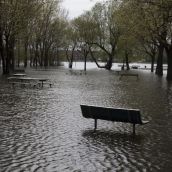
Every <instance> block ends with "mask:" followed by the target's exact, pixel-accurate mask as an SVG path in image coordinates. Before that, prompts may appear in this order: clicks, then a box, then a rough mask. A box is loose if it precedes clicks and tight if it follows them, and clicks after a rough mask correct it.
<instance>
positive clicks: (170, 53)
mask: <svg viewBox="0 0 172 172" xmlns="http://www.w3.org/2000/svg"><path fill="white" fill-rule="evenodd" d="M166 52H167V60H168V69H167V80H168V81H172V45H171V46H170V47H169V49H166Z"/></svg>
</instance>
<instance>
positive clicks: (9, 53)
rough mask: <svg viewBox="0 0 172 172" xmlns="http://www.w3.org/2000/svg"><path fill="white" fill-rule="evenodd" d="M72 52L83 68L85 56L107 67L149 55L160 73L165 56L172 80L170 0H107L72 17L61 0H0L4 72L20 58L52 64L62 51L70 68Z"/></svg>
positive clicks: (168, 75) (31, 63)
mask: <svg viewBox="0 0 172 172" xmlns="http://www.w3.org/2000/svg"><path fill="white" fill-rule="evenodd" d="M76 51H77V52H78V53H79V54H80V56H81V57H82V58H83V59H84V61H85V70H86V61H87V60H88V58H91V59H92V60H93V61H94V62H95V63H96V64H97V66H98V67H100V68H105V69H107V70H110V69H111V67H112V63H113V62H114V61H116V59H121V61H123V62H125V63H126V66H127V69H128V70H129V69H130V67H129V61H132V60H133V61H135V60H143V59H145V58H146V59H147V58H148V57H149V58H150V61H151V64H152V67H151V71H152V72H154V71H155V73H156V74H157V75H160V76H162V75H163V61H164V57H166V58H167V64H168V70H167V79H168V80H172V0H149V1H147V0H108V1H104V2H101V3H96V4H95V6H94V7H93V8H92V9H91V10H90V11H86V12H84V13H83V14H82V15H81V16H79V17H77V18H75V19H73V20H72V21H69V20H68V19H67V18H66V16H65V14H64V12H63V9H61V5H60V0H59V1H58V0H26V1H24V0H12V1H11V0H0V57H1V60H2V65H3V73H4V74H5V73H9V72H10V70H13V69H14V66H15V65H16V64H20V60H21V59H22V60H23V61H24V66H25V67H27V65H28V64H27V63H28V60H29V62H30V65H31V66H38V65H39V66H49V65H56V64H57V62H58V60H59V53H60V52H63V53H64V52H65V56H66V59H67V60H68V61H69V67H70V68H72V64H73V60H74V58H75V54H76ZM21 52H22V54H21ZM78 53H77V54H78ZM20 57H22V58H20ZM100 59H101V60H103V61H105V62H106V63H105V65H104V66H100V65H99V63H98V61H99V60H100ZM155 63H156V64H157V65H156V69H154V64H155Z"/></svg>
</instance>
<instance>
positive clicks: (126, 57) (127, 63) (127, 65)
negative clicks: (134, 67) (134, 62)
mask: <svg viewBox="0 0 172 172" xmlns="http://www.w3.org/2000/svg"><path fill="white" fill-rule="evenodd" d="M125 62H126V67H127V70H130V66H129V61H128V52H127V51H125Z"/></svg>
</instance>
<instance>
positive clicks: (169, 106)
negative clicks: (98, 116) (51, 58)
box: [0, 69, 172, 172]
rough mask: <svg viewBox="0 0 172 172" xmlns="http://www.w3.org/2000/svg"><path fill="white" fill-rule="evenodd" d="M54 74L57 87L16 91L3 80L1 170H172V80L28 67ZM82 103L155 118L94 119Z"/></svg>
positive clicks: (145, 74)
mask: <svg viewBox="0 0 172 172" xmlns="http://www.w3.org/2000/svg"><path fill="white" fill-rule="evenodd" d="M27 73H28V74H29V75H31V76H34V77H48V78H51V80H52V81H53V82H54V85H53V87H52V88H49V87H48V86H47V87H44V88H43V89H37V88H20V87H17V88H15V89H13V88H11V86H10V85H9V84H8V83H6V80H5V78H3V77H1V79H0V171H1V172H44V171H45V172H61V171H64V172H71V171H72V172H73V171H75V172H79V171H81V172H94V171H98V172H102V171H112V172H114V171H132V172H133V171H155V172H157V171H162V172H169V171H171V169H172V163H171V161H172V85H170V84H167V82H166V80H165V78H158V77H156V76H155V75H154V74H150V73H149V72H141V71H139V75H140V79H139V80H138V81H137V80H136V79H135V78H128V79H122V80H119V77H118V76H117V75H116V74H115V72H113V71H111V72H108V71H104V70H100V71H99V70H90V71H88V72H87V75H80V74H79V72H77V75H76V74H75V75H74V74H72V75H71V74H69V72H68V70H64V69H59V70H48V71H35V70H30V71H28V72H27ZM80 104H94V105H100V106H112V107H124V108H139V109H141V112H142V114H143V117H144V118H145V119H148V120H150V121H151V122H150V123H149V124H147V125H145V126H138V127H137V128H136V132H137V136H136V137H133V136H132V126H131V125H129V124H124V123H112V122H108V121H98V130H97V132H96V133H94V132H93V130H92V129H93V125H94V121H93V120H91V119H85V118H83V117H82V115H81V110H80V106H79V105H80Z"/></svg>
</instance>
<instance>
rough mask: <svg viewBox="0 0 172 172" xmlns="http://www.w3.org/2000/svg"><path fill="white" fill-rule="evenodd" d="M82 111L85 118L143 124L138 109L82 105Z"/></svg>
mask: <svg viewBox="0 0 172 172" xmlns="http://www.w3.org/2000/svg"><path fill="white" fill-rule="evenodd" d="M81 111H82V115H83V116H84V117H85V118H93V119H102V120H108V121H117V122H127V123H133V124H142V120H141V115H140V111H139V110H137V109H115V108H107V107H99V106H88V105H81Z"/></svg>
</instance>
